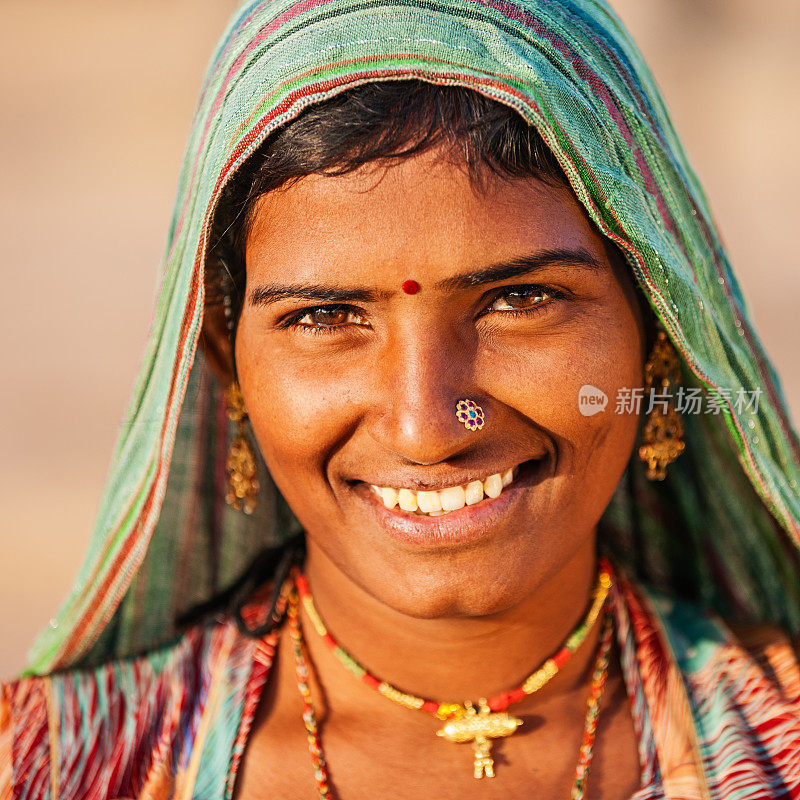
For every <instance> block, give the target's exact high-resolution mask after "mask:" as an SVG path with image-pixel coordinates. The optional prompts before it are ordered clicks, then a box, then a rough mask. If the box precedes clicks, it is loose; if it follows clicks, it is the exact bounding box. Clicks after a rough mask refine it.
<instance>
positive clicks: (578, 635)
mask: <svg viewBox="0 0 800 800" xmlns="http://www.w3.org/2000/svg"><path fill="white" fill-rule="evenodd" d="M295 585H296V587H297V593H298V595H299V596H300V600H301V601H302V603H303V608H304V609H305V611H306V613H307V614H308V616H309V618H310V619H311V623H312V625H313V626H314V629H315V630H316V632H317V633H318V634H319V635H320V637H321V638H322V640H323V641H324V642H325V644H327V645H328V647H329V648H330V649H331V650H332V651H333V653H334V655H336V657H337V658H338V659H339V660H340V661H341V662H342V664H344V666H345V667H347V669H348V670H349V671H350V672H352V673H353V674H354V675H355V676H356V677H358V678H360V679H361V680H362V681H363V682H364V683H365V684H366V685H367V686H369V687H370V688H371V689H376V690H377V691H379V692H380V693H381V694H382V695H383V696H384V697H386V698H388V699H389V700H391V701H392V702H394V703H398V704H399V705H401V706H405V707H406V708H412V709H416V710H419V711H425V712H427V713H428V714H433V715H434V716H435V717H437V718H438V719H440V720H453V719H461V718H464V717H473V716H474V715H473V713H472V711H471V710H470V709H473V710H474V706H472V704H471V703H469V704H467V703H464V704H462V703H436V702H434V701H432V700H425V699H423V698H422V697H416V696H415V695H413V694H408V693H407V692H402V691H400V690H399V689H397V688H395V687H394V686H392V685H391V684H389V683H386V681H381V680H379V679H378V678H376V677H375V676H374V675H371V674H370V673H369V672H368V671H367V670H366V669H365V668H364V667H362V666H361V664H359V663H358V662H357V661H356V660H355V659H354V658H353V657H352V656H351V655H350V654H349V653H348V652H347V651H346V650H344V649H343V648H342V647H341V646H340V645H339V644H338V643H337V641H336V640H335V639H334V638H333V636H331V635H330V633H329V632H328V629H327V628H326V627H325V624H324V623H323V621H322V618H321V617H320V615H319V613H318V612H317V609H316V606H315V605H314V600H313V598H312V597H311V592H310V590H309V588H308V581H307V580H306V578H305V576H304V575H297V576H296V578H295ZM610 589H611V566H610V564H609V563H608V562H607V561H606V560H605V559H601V560H600V569H599V574H598V576H597V583H596V585H595V588H594V592H593V600H592V603H591V605H590V606H589V610H588V611H587V613H586V616H585V617H584V618H583V619H582V620H581V621H580V623H578V626H577V627H576V628H575V630H573V631H572V633H570V635H569V636H568V637H567V639H566V641H565V642H564V644H563V646H562V647H561V648H560V649H559V650H558V652H557V653H555V654H554V655H553V656H551V657H550V658H548V659H547V661H545V662H544V664H542V666H541V667H539V668H538V669H537V670H536V671H534V672H533V673H531V674H530V675H529V676H528V677H527V678H526V679H525V680H524V681H523V682H522V683H521V684H520V685H519V686H518V687H517V688H516V689H512V690H511V691H510V692H503V693H502V694H499V695H497V696H496V697H492V698H490V699H489V700H481V701H480V703H479V706H480V707H481V709H483V707H485V708H486V709H487V710H486V711H483V710H481V712H476V713H483V714H488V713H490V712H495V713H499V712H502V711H505V710H506V709H507V708H508V707H509V706H510V705H511V704H512V703H515V702H517V701H518V700H522V698H523V697H525V696H526V695H529V694H533V693H534V692H537V691H538V690H539V689H541V688H542V687H543V686H544V685H545V684H546V683H547V682H548V681H550V680H551V679H552V678H553V677H554V676H555V675H556V674H557V673H558V671H559V670H560V669H561V668H562V667H563V666H564V664H566V663H567V661H568V660H569V658H570V656H571V655H572V654H573V653H574V652H575V651H576V650H577V649H578V648H579V647H580V646H581V644H582V643H583V641H584V640H585V639H586V636H587V635H588V634H589V631H590V630H591V629H592V627H593V626H594V624H595V622H596V621H597V617H598V616H599V614H600V610H601V609H602V607H603V605H604V604H605V602H606V598H607V597H608V592H609V590H610ZM512 719H513V718H512ZM498 720H499V718H498ZM443 730H444V729H443ZM509 733H513V731H510V732H509ZM442 735H445V734H442ZM446 738H447V737H446Z"/></svg>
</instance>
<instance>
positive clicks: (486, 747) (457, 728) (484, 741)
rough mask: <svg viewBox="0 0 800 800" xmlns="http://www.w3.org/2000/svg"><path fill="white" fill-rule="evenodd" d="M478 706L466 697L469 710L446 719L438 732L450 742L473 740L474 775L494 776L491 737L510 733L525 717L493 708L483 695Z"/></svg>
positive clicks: (476, 776)
mask: <svg viewBox="0 0 800 800" xmlns="http://www.w3.org/2000/svg"><path fill="white" fill-rule="evenodd" d="M479 705H480V711H478V710H477V709H476V708H475V706H473V705H472V703H471V702H470V701H469V700H467V702H466V703H464V708H465V709H466V712H467V713H466V714H465V715H464V716H462V717H459V718H458V719H452V720H449V721H448V722H446V723H445V726H444V727H443V728H442V729H441V730H438V731H436V735H437V736H441V737H442V738H444V739H447V741H448V742H459V743H461V742H472V749H473V750H474V751H475V760H474V761H473V765H472V766H473V772H472V774H473V777H475V778H483V777H484V776H486V777H487V778H494V759H492V757H491V755H490V751H491V748H492V742H491V740H492V739H499V738H501V737H504V736H511V734H512V733H514V731H516V729H517V728H518V727H519V726H520V725H522V720H521V719H519V718H518V717H512V716H511V714H509V713H508V712H506V711H492V710H491V709H490V708H489V706H488V705H487V704H486V700H485V699H484V698H481V699H480V701H479Z"/></svg>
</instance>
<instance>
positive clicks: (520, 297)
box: [489, 286, 554, 311]
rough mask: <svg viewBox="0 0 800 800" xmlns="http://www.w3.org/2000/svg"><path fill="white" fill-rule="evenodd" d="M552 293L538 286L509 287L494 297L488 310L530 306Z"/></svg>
mask: <svg viewBox="0 0 800 800" xmlns="http://www.w3.org/2000/svg"><path fill="white" fill-rule="evenodd" d="M553 296H554V294H553V293H551V292H547V291H545V290H544V289H542V288H540V287H538V286H530V287H525V286H521V287H519V288H515V289H510V290H508V291H505V292H503V294H501V295H499V296H498V297H497V298H495V300H494V302H493V303H492V305H491V306H490V307H489V310H490V311H514V310H516V309H524V308H530V307H531V306H537V305H541V304H542V303H544V302H545V300H548V299H549V298H551V297H553Z"/></svg>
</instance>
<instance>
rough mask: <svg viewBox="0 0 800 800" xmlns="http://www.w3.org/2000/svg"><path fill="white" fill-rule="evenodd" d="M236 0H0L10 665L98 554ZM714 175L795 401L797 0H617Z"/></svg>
mask: <svg viewBox="0 0 800 800" xmlns="http://www.w3.org/2000/svg"><path fill="white" fill-rule="evenodd" d="M236 5H237V3H235V2H233V0H212V1H209V0H204V2H202V3H201V2H197V0H136V2H135V3H134V2H131V1H130V0H115V2H114V3H107V2H100V1H99V0H93V1H92V2H89V0H70V2H69V3H64V2H63V0H39V2H36V3H31V2H29V0H0V98H2V104H0V163H1V164H2V176H3V177H2V181H0V230H1V231H2V242H3V254H2V259H3V267H2V289H1V290H0V336H1V338H0V341H2V358H3V363H4V365H5V367H4V370H3V371H4V382H3V387H4V388H3V391H2V393H1V394H0V508H2V512H3V513H2V522H0V677H4V676H9V675H11V674H12V673H14V672H15V671H17V670H18V669H20V668H21V667H22V664H23V658H24V653H25V651H26V649H27V647H28V646H29V644H30V642H31V640H32V638H33V636H34V635H35V633H36V632H37V631H38V629H39V628H41V627H42V626H43V625H45V624H46V623H47V620H48V619H49V617H50V616H51V615H52V613H53V612H54V611H55V609H56V608H57V606H58V604H59V603H60V602H61V600H62V599H63V597H64V596H65V595H66V593H67V591H68V589H69V586H70V583H71V581H72V578H73V576H74V575H75V574H76V572H77V569H78V566H79V563H80V561H81V559H82V556H83V553H84V550H85V548H86V544H87V542H88V536H89V532H90V529H91V525H92V520H93V516H94V511H95V508H96V505H97V502H98V498H99V494H100V491H101V488H102V484H103V481H104V477H105V473H106V468H107V465H108V459H109V457H110V453H111V449H112V446H113V444H114V440H115V438H116V435H117V430H118V425H119V421H120V419H121V417H122V414H123V410H124V407H125V404H126V401H127V398H128V393H129V391H130V389H131V386H132V383H133V379H134V375H135V372H136V369H137V366H138V364H139V359H140V355H141V352H142V348H143V345H144V341H145V336H146V333H147V329H148V325H149V322H150V315H151V305H152V302H153V299H154V292H155V287H156V282H157V270H158V265H159V260H160V257H161V252H162V248H163V245H164V241H165V237H166V231H167V224H168V221H169V216H170V212H171V208H172V202H173V193H174V190H175V186H176V184H177V177H178V169H179V165H180V159H181V156H182V152H183V147H184V138H185V136H186V133H187V131H188V127H189V122H190V119H191V115H192V112H193V109H194V104H195V100H196V95H197V92H198V90H199V87H200V84H201V81H202V75H203V72H204V70H205V66H206V63H207V61H208V59H209V57H210V55H211V51H212V49H213V47H214V44H215V43H216V40H217V38H218V36H219V34H220V33H221V31H222V29H223V26H224V24H225V23H226V21H227V18H228V16H229V14H230V13H231V12H232V11H233V10H234V8H235V6H236ZM614 5H615V6H616V8H617V9H618V11H619V12H620V14H621V15H622V17H623V19H625V20H626V22H627V23H628V25H629V27H630V28H631V30H632V32H633V34H634V37H635V38H637V40H638V41H639V44H640V46H641V47H642V49H643V51H644V53H645V55H646V57H647V58H648V60H649V62H650V65H651V67H652V69H653V71H654V73H655V75H656V78H657V79H658V81H659V83H660V85H661V86H662V88H663V90H664V93H665V96H666V99H667V103H668V105H669V106H670V107H671V109H672V111H673V115H674V119H675V123H676V126H677V129H678V131H679V132H680V133H681V134H682V136H683V139H684V142H685V145H686V147H687V150H688V152H689V156H690V158H691V159H692V161H693V163H694V165H695V168H696V170H697V171H698V173H699V175H700V177H701V179H702V180H703V181H704V183H705V185H706V189H707V192H708V194H709V196H710V198H711V204H712V207H713V208H714V210H715V214H716V217H717V219H718V221H719V224H720V226H721V228H722V231H723V234H724V236H725V238H726V241H727V244H728V247H729V250H730V252H731V254H732V258H733V263H734V267H735V269H736V270H737V273H738V275H739V276H740V280H741V282H742V285H743V288H744V292H745V296H746V297H747V298H748V300H749V304H750V306H751V309H752V313H753V316H754V318H755V321H756V325H757V327H758V329H759V330H760V333H761V336H762V338H763V340H764V342H765V345H766V348H767V351H768V352H769V353H770V354H771V355H772V357H773V359H774V362H775V364H776V366H777V369H778V371H779V373H780V374H781V375H782V377H783V383H784V388H785V392H786V395H787V398H788V400H789V404H790V406H791V408H792V411H793V416H794V419H795V420H797V419H798V418H800V359H798V356H797V353H796V346H797V344H798V341H799V340H800V339H799V337H798V335H797V324H796V321H797V309H798V307H800V256H798V252H797V247H796V244H795V241H794V239H795V236H796V233H797V217H798V210H800V205H799V204H798V200H797V196H796V194H795V191H796V187H797V186H798V185H800V166H799V165H798V160H797V158H796V156H795V153H796V150H795V147H796V142H797V140H798V137H800V103H798V95H797V80H798V77H800V75H799V74H798V73H800V55H799V54H798V51H797V49H796V42H797V41H798V39H800V4H798V3H797V2H796V0H760V2H758V3H753V2H752V0H617V2H616V3H615V4H614Z"/></svg>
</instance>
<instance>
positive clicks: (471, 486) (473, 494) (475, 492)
mask: <svg viewBox="0 0 800 800" xmlns="http://www.w3.org/2000/svg"><path fill="white" fill-rule="evenodd" d="M466 495H467V496H466V501H467V505H468V506H474V505H475V503H480V501H481V500H483V481H471V482H470V483H468V484H467V491H466Z"/></svg>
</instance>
